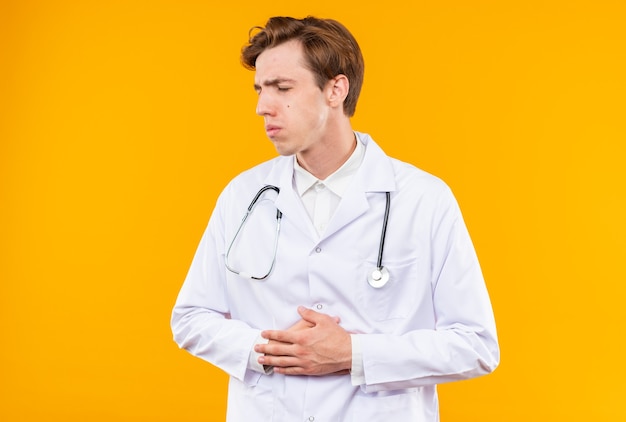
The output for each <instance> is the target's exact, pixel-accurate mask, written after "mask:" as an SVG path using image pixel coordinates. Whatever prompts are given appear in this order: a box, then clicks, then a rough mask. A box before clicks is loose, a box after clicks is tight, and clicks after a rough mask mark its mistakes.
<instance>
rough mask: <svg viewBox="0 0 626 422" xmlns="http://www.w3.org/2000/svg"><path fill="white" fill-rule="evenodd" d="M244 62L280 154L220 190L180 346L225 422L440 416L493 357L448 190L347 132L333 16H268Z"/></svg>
mask: <svg viewBox="0 0 626 422" xmlns="http://www.w3.org/2000/svg"><path fill="white" fill-rule="evenodd" d="M242 61H243V63H244V65H245V66H246V67H248V68H250V69H254V70H255V71H256V72H255V78H254V86H255V89H256V91H257V93H258V96H259V98H258V104H257V110H256V111H257V114H259V115H260V116H262V117H263V118H264V121H265V131H266V134H267V136H268V137H269V139H270V140H271V141H272V142H273V143H274V145H275V147H276V150H277V151H278V153H279V154H280V156H279V157H277V158H275V159H273V160H270V161H269V162H265V163H262V164H260V165H258V166H256V167H254V168H252V169H250V170H248V171H246V172H244V173H242V174H241V175H239V176H238V177H236V178H235V179H234V180H232V181H231V183H230V184H229V185H228V186H227V187H226V188H225V189H224V191H223V192H222V194H221V195H220V197H219V199H218V201H217V205H216V208H215V210H214V212H213V215H212V216H211V219H210V221H209V225H208V227H207V230H206V232H205V233H204V236H203V237H202V240H201V243H200V245H199V247H198V250H197V251H196V255H195V257H194V260H193V262H192V265H191V268H190V270H189V273H188V275H187V278H186V280H185V283H184V284H183V287H182V289H181V291H180V294H179V296H178V300H177V302H176V305H175V307H174V311H173V315H172V329H173V332H174V338H175V340H176V342H177V343H178V344H179V345H180V347H182V348H184V349H186V350H188V351H189V352H190V353H192V354H194V355H196V356H198V357H200V358H202V359H205V360H207V361H208V362H210V363H212V364H213V365H216V366H217V367H219V368H221V369H222V370H224V371H226V372H227V373H228V374H229V375H230V383H229V399H228V420H229V421H231V422H239V421H249V420H254V421H280V422H284V421H341V422H345V421H357V420H358V421H384V422H388V421H409V420H411V421H424V422H426V421H428V422H431V421H437V420H439V416H438V402H437V392H436V385H437V384H439V383H443V382H449V381H454V380H461V379H467V378H472V377H476V376H479V375H483V374H487V373H489V372H491V371H493V370H494V369H495V368H496V366H497V365H498V362H499V349H498V343H497V337H496V329H495V323H494V318H493V313H492V309H491V304H490V301H489V297H488V294H487V290H486V288H485V284H484V281H483V277H482V274H481V270H480V267H479V263H478V260H477V258H476V254H475V252H474V248H473V246H472V243H471V240H470V237H469V235H468V233H467V229H466V227H465V225H464V222H463V219H462V216H461V213H460V210H459V208H458V206H457V203H456V201H455V199H454V197H453V195H452V193H451V192H450V190H449V189H448V187H447V186H446V185H445V184H444V183H443V182H442V181H441V180H439V179H437V178H435V177H434V176H431V175H429V174H427V173H425V172H423V171H421V170H419V169H417V168H415V167H413V166H411V165H409V164H406V163H403V162H400V161H398V160H395V159H392V158H390V157H388V156H386V155H385V154H384V152H383V151H382V150H381V149H380V147H379V146H378V145H377V144H376V143H375V142H374V141H373V140H372V139H371V137H369V136H368V135H366V134H363V133H359V132H355V131H354V130H353V129H352V127H351V123H350V117H351V116H352V115H353V114H354V111H355V107H356V103H357V99H358V96H359V92H360V88H361V84H362V80H363V59H362V56H361V52H360V49H359V47H358V44H357V42H356V41H355V40H354V38H353V37H352V35H351V34H350V33H349V32H348V31H347V30H346V29H345V28H344V27H343V26H342V25H341V24H340V23H338V22H336V21H333V20H322V19H316V18H313V17H308V18H305V19H301V20H300V19H294V18H288V17H275V18H271V19H269V21H268V22H267V24H266V26H265V27H264V28H261V29H260V31H259V32H258V33H257V34H256V35H254V36H253V37H252V39H251V40H250V43H249V45H247V46H246V47H245V48H244V49H243V51H242ZM244 214H245V215H246V217H245V218H244V219H243V220H242V217H243V216H244Z"/></svg>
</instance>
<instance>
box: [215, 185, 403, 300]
mask: <svg viewBox="0 0 626 422" xmlns="http://www.w3.org/2000/svg"><path fill="white" fill-rule="evenodd" d="M268 190H273V191H275V192H276V193H280V189H279V188H278V187H277V186H273V185H266V186H263V187H262V188H261V189H259V191H258V192H257V194H256V195H255V196H254V198H253V199H252V202H250V205H249V206H248V210H247V211H246V213H245V214H244V216H243V218H242V219H241V223H240V224H239V228H238V229H237V231H236V232H235V235H234V236H233V239H232V240H231V242H230V245H229V246H228V249H227V250H226V257H225V265H226V269H227V270H228V271H230V272H232V273H234V274H237V275H239V276H241V277H246V278H250V279H252V280H265V279H266V278H267V277H269V275H270V274H271V273H272V271H273V270H274V265H275V264H276V253H277V251H278V236H279V234H280V221H281V219H282V218H283V213H282V212H280V210H279V209H276V235H275V237H274V256H273V257H272V263H271V264H270V267H269V269H268V270H267V272H266V273H265V274H264V275H262V276H254V275H251V274H248V273H246V272H243V271H239V270H236V269H234V268H233V267H232V266H231V265H230V264H229V257H230V251H231V250H232V248H233V245H234V244H235V241H236V240H237V237H238V236H239V233H240V232H241V230H242V229H243V226H244V225H245V223H246V220H247V219H248V217H249V216H250V214H252V211H253V210H254V207H255V205H256V203H257V202H258V200H259V198H260V197H261V196H262V195H263V194H264V193H265V192H266V191H268ZM390 203H391V194H390V193H389V192H385V215H384V217H383V228H382V233H381V234H380V244H379V246H378V259H377V260H376V267H375V268H374V269H372V270H371V271H370V272H369V273H368V275H367V282H368V283H369V285H370V286H372V287H374V288H376V289H380V288H381V287H383V286H384V285H385V284H387V282H388V281H389V271H388V270H387V268H385V267H384V266H383V265H382V262H383V251H384V249H385V235H386V234H387V222H388V221H389V208H390Z"/></svg>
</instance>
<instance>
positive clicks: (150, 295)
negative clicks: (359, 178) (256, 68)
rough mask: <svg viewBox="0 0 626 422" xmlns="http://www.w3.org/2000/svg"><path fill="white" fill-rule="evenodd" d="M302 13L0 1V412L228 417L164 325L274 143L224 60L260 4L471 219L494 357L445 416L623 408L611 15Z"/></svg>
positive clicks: (361, 124)
mask: <svg viewBox="0 0 626 422" xmlns="http://www.w3.org/2000/svg"><path fill="white" fill-rule="evenodd" d="M215 3H218V2H215ZM296 3H298V2H293V1H285V0H276V1H273V2H271V3H269V4H263V5H261V4H259V2H253V1H248V0H242V1H239V2H219V4H220V5H219V6H214V5H213V2H211V1H192V0H182V1H174V0H171V1H166V0H161V1H147V0H138V1H122V0H115V1H70V0H56V1H45V0H39V1H37V0H30V1H24V0H14V1H11V0H4V1H3V2H2V3H1V4H0V181H1V185H0V323H1V324H2V325H1V328H2V331H1V333H2V336H1V337H0V420H2V421H7V422H14V421H20V422H21V421H43V420H64V421H85V420H89V421H100V420H102V421H110V420H115V421H117V422H123V421H133V422H134V421H170V420H174V419H175V418H176V419H179V420H184V419H185V418H189V419H191V418H193V419H194V420H205V421H220V420H223V415H224V412H225V410H224V400H225V382H226V378H225V376H224V375H223V374H222V373H220V372H219V371H218V370H216V369H214V368H212V367H211V366H210V365H208V364H206V363H204V362H202V361H200V360H199V359H196V358H193V357H191V356H189V355H187V354H186V353H185V352H182V351H180V350H178V348H177V347H176V346H175V344H174V343H173V342H172V340H171V334H170V330H169V316H170V310H171V307H172V305H173V303H174V300H175V296H176V294H177V292H178V289H179V287H180V285H181V283H182V280H183V278H184V276H185V273H186V271H187V267H188V265H189V263H190V260H191V257H192V255H193V252H194V250H195V247H196V244H197V242H198V240H199V237H200V235H201V232H202V230H203V228H204V226H205V224H206V221H207V219H208V216H209V213H210V212H211V209H212V207H213V203H214V201H215V199H216V197H217V195H218V193H219V191H220V190H221V188H222V187H223V186H224V184H225V183H226V182H227V181H228V180H229V179H230V178H231V177H233V176H234V175H235V174H237V173H238V172H239V171H241V170H243V169H245V168H247V167H249V166H251V165H252V164H254V163H256V162H258V161H260V160H263V159H266V158H269V157H272V156H273V155H274V154H275V153H274V151H273V148H272V146H271V144H270V143H269V142H268V141H267V140H266V139H265V136H264V134H263V130H262V122H261V119H260V118H259V117H257V116H255V115H254V106H255V98H256V96H255V94H254V92H253V89H252V77H253V75H252V73H250V72H248V71H246V70H244V69H243V68H241V67H240V66H239V61H238V60H239V58H238V52H239V49H240V47H241V46H242V45H243V44H244V42H245V41H246V38H247V31H248V29H249V28H250V27H251V26H253V25H259V24H263V23H264V22H265V20H266V18H267V17H269V16H272V15H276V14H286V15H295V16H304V15H306V14H314V15H318V16H323V17H334V18H337V19H339V20H341V21H343V22H344V23H345V24H346V25H347V26H348V27H349V28H351V29H352V30H353V32H354V34H355V35H356V37H357V39H358V40H359V41H360V43H361V46H362V48H363V50H364V54H365V58H366V63H367V67H366V69H367V70H366V81H365V87H364V90H363V94H362V100H361V102H360V104H359V107H358V109H357V115H356V116H355V118H354V126H355V128H357V129H358V130H360V131H365V132H369V133H371V134H372V135H373V136H374V138H375V139H376V140H377V141H378V142H379V143H380V144H382V145H383V147H385V148H386V150H387V151H388V153H390V154H391V155H394V156H397V157H399V158H402V159H404V160H406V161H410V162H412V163H414V164H416V165H418V166H420V167H422V168H424V169H425V170H428V171H430V172H432V173H435V174H437V175H438V176H440V177H442V178H443V179H444V180H446V181H447V182H448V184H450V185H451V187H452V188H453V190H454V191H455V193H456V195H457V197H458V200H459V201H460V203H461V206H462V209H463V210H464V213H465V217H466V220H467V224H468V226H469V228H470V230H471V232H472V236H473V239H474V241H475V244H476V247H477V250H478V254H479V257H480V258H481V262H482V264H483V267H484V272H485V275H486V278H487V283H488V287H489V290H490V292H491V295H492V300H493V304H494V308H495V312H496V318H497V322H498V328H499V334H500V339H501V347H502V364H501V366H500V368H499V369H498V370H497V371H496V372H495V373H494V374H493V375H491V376H488V377H485V378H481V379H478V380H472V381H466V382H461V383H457V384H450V385H446V386H442V387H441V400H442V419H443V420H444V421H447V422H453V421H458V422H468V421H480V422H489V421H493V422H496V421H497V422H502V421H524V422H527V421H529V420H533V421H557V420H559V421H564V420H568V421H573V420H580V421H583V420H584V421H588V420H604V421H617V420H626V408H625V407H624V405H623V404H624V397H626V387H624V386H625V385H626V384H625V383H624V378H625V377H626V369H625V367H624V365H623V364H622V360H623V358H624V356H626V350H625V348H624V346H623V342H622V339H621V338H622V337H623V334H624V328H623V325H624V322H625V321H626V311H625V308H626V306H624V303H625V301H626V294H625V292H626V287H625V286H626V271H625V269H624V263H625V262H626V241H625V239H626V224H625V223H624V216H625V215H626V205H625V199H624V196H625V195H624V194H625V193H626V192H625V191H626V189H625V187H624V186H625V181H626V180H625V179H626V178H625V170H624V161H625V159H626V154H625V153H624V142H625V140H626V118H625V111H626V110H625V109H626V103H625V102H626V100H625V98H626V86H625V85H626V83H625V76H624V75H626V62H625V60H626V59H625V57H626V55H625V47H624V46H625V45H626V44H625V43H626V32H625V29H624V28H625V25H624V22H626V4H625V3H624V2H622V1H619V0H615V1H610V0H595V1H573V0H553V1H540V0H526V1H522V0H510V1H497V0H491V1H489V0H484V1H480V0H477V1H465V0H449V1H438V2H435V1H431V2H426V1H416V2H408V1H393V0H392V1H388V2H384V5H385V7H384V8H383V7H381V6H377V7H364V6H363V2H361V1H359V2H356V1H346V2H336V1H330V0H320V1H316V2H313V3H312V4H314V6H312V7H310V8H309V7H307V8H305V7H304V6H298V5H296ZM225 4H227V5H225ZM409 4H412V5H409Z"/></svg>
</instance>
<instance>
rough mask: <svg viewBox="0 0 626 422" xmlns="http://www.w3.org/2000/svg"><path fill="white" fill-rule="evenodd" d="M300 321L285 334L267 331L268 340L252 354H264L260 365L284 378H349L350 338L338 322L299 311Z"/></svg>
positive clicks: (328, 317)
mask: <svg viewBox="0 0 626 422" xmlns="http://www.w3.org/2000/svg"><path fill="white" fill-rule="evenodd" d="M298 313H299V314H300V316H301V317H302V319H301V320H300V321H298V322H297V323H296V324H294V325H293V326H292V327H290V328H289V329H287V330H267V331H263V332H262V333H261V335H262V336H263V338H266V339H268V340H269V342H268V343H267V344H258V345H256V346H255V351H256V352H258V353H264V354H265V355H264V356H261V357H260V358H259V363H260V364H262V365H269V366H273V367H274V372H275V373H278V374H285V375H328V374H348V373H349V370H350V368H351V367H352V341H351V339H350V334H349V333H348V332H347V331H346V330H344V329H343V328H341V327H340V326H339V318H336V317H331V316H329V315H325V314H321V313H319V312H315V311H314V310H312V309H307V308H304V307H302V306H300V307H298Z"/></svg>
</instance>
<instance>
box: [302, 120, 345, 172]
mask: <svg viewBox="0 0 626 422" xmlns="http://www.w3.org/2000/svg"><path fill="white" fill-rule="evenodd" d="M347 129H348V130H342V131H338V132H337V133H335V135H334V136H331V137H326V138H324V139H321V140H320V141H319V142H318V143H317V145H316V148H315V150H307V151H301V152H300V153H298V154H297V156H296V158H297V159H298V164H300V166H302V168H304V169H305V170H306V171H308V172H309V173H311V174H312V175H313V176H315V177H317V178H318V179H319V180H324V179H326V178H327V177H328V176H330V175H331V174H333V173H334V172H335V171H336V170H337V169H339V167H341V166H342V165H343V163H345V162H346V161H348V158H350V155H352V153H353V152H354V149H355V148H356V135H355V134H354V132H353V130H352V128H351V127H349V126H348V128H347Z"/></svg>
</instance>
